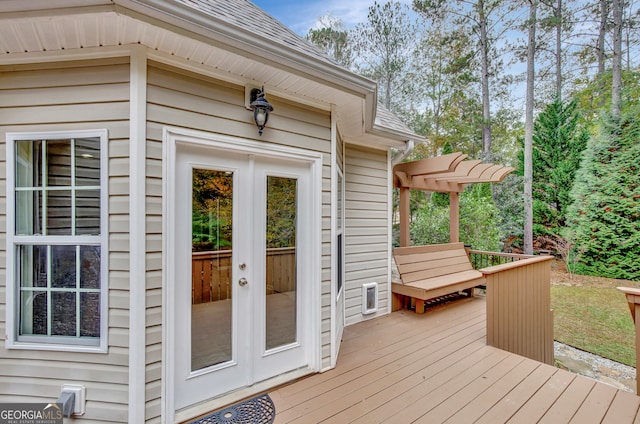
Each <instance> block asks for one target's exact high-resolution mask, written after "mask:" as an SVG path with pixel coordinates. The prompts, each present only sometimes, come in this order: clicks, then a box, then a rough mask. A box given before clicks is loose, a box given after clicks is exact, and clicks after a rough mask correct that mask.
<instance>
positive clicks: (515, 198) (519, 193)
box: [493, 174, 524, 244]
mask: <svg viewBox="0 0 640 424" xmlns="http://www.w3.org/2000/svg"><path fill="white" fill-rule="evenodd" d="M523 194H524V178H523V177H522V176H521V175H517V174H509V175H507V177H506V178H505V179H504V180H503V181H502V182H501V183H500V184H494V185H493V199H494V202H495V205H496V206H497V207H498V220H497V224H498V228H499V230H500V239H501V240H502V241H503V242H504V243H505V244H511V243H512V241H513V240H519V239H522V236H523V228H524V220H523V217H524V200H523Z"/></svg>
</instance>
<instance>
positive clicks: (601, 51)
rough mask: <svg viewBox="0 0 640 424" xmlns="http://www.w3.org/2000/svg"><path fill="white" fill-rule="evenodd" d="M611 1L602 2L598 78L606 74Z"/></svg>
mask: <svg viewBox="0 0 640 424" xmlns="http://www.w3.org/2000/svg"><path fill="white" fill-rule="evenodd" d="M608 1H609V0H600V30H599V31H598V76H599V77H600V76H602V74H604V65H605V54H604V42H605V38H606V36H607V19H608V18H609V5H608Z"/></svg>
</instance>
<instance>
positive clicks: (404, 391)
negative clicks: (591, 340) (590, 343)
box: [269, 296, 640, 424]
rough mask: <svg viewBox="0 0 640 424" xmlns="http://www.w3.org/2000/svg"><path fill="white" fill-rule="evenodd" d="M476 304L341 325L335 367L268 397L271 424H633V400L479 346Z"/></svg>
mask: <svg viewBox="0 0 640 424" xmlns="http://www.w3.org/2000/svg"><path fill="white" fill-rule="evenodd" d="M485 304H486V302H485V299H484V298H483V297H482V296H478V297H476V298H473V299H469V300H463V301H460V302H459V303H457V304H452V305H448V306H446V307H441V308H439V309H437V310H435V311H429V312H427V313H426V314H424V315H418V314H415V313H413V312H411V311H406V310H403V311H398V312H394V313H392V314H391V315H388V316H385V317H382V318H377V319H374V320H370V321H366V322H362V323H359V324H356V325H352V326H349V327H347V328H346V329H345V331H344V336H343V342H342V346H341V348H340V354H339V358H338V363H337V366H336V368H335V369H333V370H330V371H327V372H325V373H322V374H316V375H313V376H310V377H307V378H305V379H302V380H299V381H297V382H294V383H292V384H289V385H286V386H283V387H280V388H278V389H276V390H274V391H272V392H270V393H269V395H270V396H271V398H272V399H273V401H274V403H275V406H276V411H277V415H276V420H275V423H320V422H323V423H340V424H342V423H363V424H364V423H366V424H372V423H414V422H416V423H429V424H434V423H443V422H447V423H464V424H467V423H476V422H477V423H487V424H495V423H505V422H510V423H536V422H540V423H553V424H559V423H579V424H584V423H612V424H624V423H634V422H635V423H640V417H639V416H638V410H639V407H640V397H637V396H635V395H634V394H631V393H628V392H624V391H620V390H617V389H615V388H613V387H611V386H608V385H605V384H603V383H597V382H594V381H592V380H590V379H587V378H584V377H581V376H578V375H575V374H572V373H570V372H567V371H563V370H560V369H557V368H554V367H553V366H550V365H545V364H542V363H540V362H536V361H534V360H531V359H527V358H524V357H522V356H518V355H515V354H512V353H508V352H506V351H503V350H500V349H497V348H493V347H490V346H487V344H486V313H485Z"/></svg>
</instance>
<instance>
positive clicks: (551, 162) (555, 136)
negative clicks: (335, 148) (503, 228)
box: [532, 99, 589, 236]
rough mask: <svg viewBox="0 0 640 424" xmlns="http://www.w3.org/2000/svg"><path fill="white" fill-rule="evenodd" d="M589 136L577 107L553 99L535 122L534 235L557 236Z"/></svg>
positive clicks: (564, 217) (563, 221) (569, 201)
mask: <svg viewBox="0 0 640 424" xmlns="http://www.w3.org/2000/svg"><path fill="white" fill-rule="evenodd" d="M588 139H589V133H588V132H587V130H586V129H584V128H581V127H580V116H579V114H578V112H577V103H576V102H575V101H572V102H570V103H563V102H562V101H560V100H559V99H556V100H555V101H554V102H553V103H550V104H549V105H547V107H546V108H545V110H544V111H543V112H541V113H540V114H539V115H538V117H537V118H536V121H535V124H534V131H533V152H532V153H533V222H534V228H533V231H534V235H536V236H541V235H558V234H559V232H560V230H561V229H562V227H564V225H565V219H566V210H567V207H568V206H569V205H570V203H571V197H570V192H571V187H572V186H573V182H574V179H575V174H576V171H577V169H578V167H579V164H580V158H581V155H582V151H583V150H584V148H585V147H586V144H587V140H588Z"/></svg>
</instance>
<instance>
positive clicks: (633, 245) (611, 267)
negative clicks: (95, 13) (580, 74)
mask: <svg viewBox="0 0 640 424" xmlns="http://www.w3.org/2000/svg"><path fill="white" fill-rule="evenodd" d="M639 116H640V109H639V108H632V109H631V110H630V111H629V113H626V114H625V115H624V117H623V118H621V119H612V118H608V119H606V120H605V121H604V122H603V124H602V128H601V130H600V134H599V135H598V136H597V137H593V138H592V139H591V140H589V143H588V144H587V148H586V149H585V152H584V157H583V162H582V167H581V168H580V171H578V173H577V175H576V181H575V184H574V190H573V193H572V198H573V199H574V203H573V204H572V205H571V207H570V208H569V212H568V215H567V217H568V222H567V224H568V228H570V230H569V231H567V233H566V234H565V235H566V238H567V239H569V241H571V242H572V243H575V246H576V251H577V252H579V257H578V258H577V261H578V263H577V266H576V272H578V273H584V274H593V275H599V276H604V277H609V278H623V279H629V280H640V164H639V162H638V157H640V142H639V140H640V118H638V117H639Z"/></svg>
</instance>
